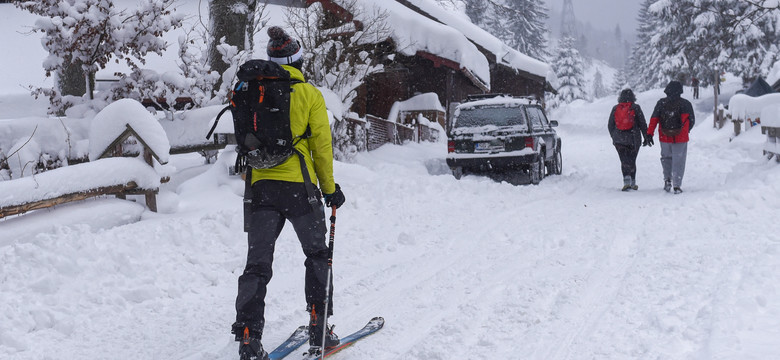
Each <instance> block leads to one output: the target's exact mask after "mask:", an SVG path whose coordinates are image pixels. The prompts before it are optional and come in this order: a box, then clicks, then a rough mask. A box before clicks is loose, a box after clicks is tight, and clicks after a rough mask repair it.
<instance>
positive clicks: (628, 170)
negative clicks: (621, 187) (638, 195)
mask: <svg viewBox="0 0 780 360" xmlns="http://www.w3.org/2000/svg"><path fill="white" fill-rule="evenodd" d="M615 149H616V150H617V153H618V156H619V157H620V170H622V171H623V176H630V177H631V178H632V179H636V157H637V155H639V147H633V146H628V145H622V144H615Z"/></svg>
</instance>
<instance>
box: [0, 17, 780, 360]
mask: <svg viewBox="0 0 780 360" xmlns="http://www.w3.org/2000/svg"><path fill="white" fill-rule="evenodd" d="M5 6H8V5H5ZM0 9H5V8H2V7H0ZM2 23H3V22H2V21H0V24H2ZM36 46H37V44H36ZM24 53H34V52H32V51H29V50H24ZM0 56H2V55H0ZM0 58H1V59H3V60H0V63H3V64H5V63H6V62H5V59H6V57H0ZM30 64H31V65H29V69H30V72H32V71H33V70H34V69H37V64H35V62H30ZM13 75H16V74H13ZM36 77H37V75H36ZM8 81H17V80H15V78H14V77H11V78H9V79H8V80H3V82H4V84H3V85H4V87H1V89H3V90H5V91H0V119H19V118H26V117H31V118H36V117H38V118H39V117H40V116H42V114H44V113H45V105H46V104H45V103H43V102H40V101H37V102H35V101H31V100H26V99H25V98H23V97H20V95H19V94H18V90H14V89H12V88H14V86H15V85H13V86H11V85H9V84H8V83H7V82H8ZM9 89H10V90H9ZM689 90H690V89H688V88H686V94H684V96H686V97H687V96H689V94H690V91H689ZM734 90H736V89H735V86H734V85H733V83H731V84H730V87H724V95H727V94H733V92H734ZM710 91H711V89H702V98H701V99H700V100H695V101H694V107H695V111H696V115H697V119H698V120H697V126H696V127H695V128H694V129H693V132H692V134H691V139H692V140H691V143H690V145H689V156H688V166H687V170H686V176H685V179H684V182H683V189H685V193H683V194H681V195H671V194H667V193H665V192H664V191H663V190H662V188H661V187H662V181H661V166H660V162H659V151H660V149H659V147H658V145H657V144H656V146H654V147H652V148H643V149H642V151H641V152H640V154H639V159H638V164H639V166H638V167H639V169H638V174H637V176H638V185H639V187H640V188H639V191H636V192H628V193H625V192H621V191H619V187H620V186H621V185H622V179H621V175H620V166H619V162H618V157H617V154H616V152H615V150H614V148H613V147H612V146H611V143H610V139H609V136H608V133H607V129H606V122H607V117H608V115H609V110H610V109H611V107H612V106H613V105H614V102H615V99H614V98H612V97H610V98H606V99H600V100H596V101H595V102H593V103H585V102H582V101H578V102H575V103H574V104H571V105H569V106H566V107H564V108H562V109H560V110H559V111H555V112H553V113H552V118H553V119H555V120H558V121H559V122H560V123H561V126H560V127H559V134H560V135H561V137H562V139H563V161H564V170H563V175H560V176H552V177H548V178H546V179H544V180H543V181H542V183H541V184H540V185H538V186H512V185H509V184H507V183H496V182H494V181H492V180H489V179H487V178H483V177H477V176H466V177H464V178H463V179H462V180H455V179H454V178H453V177H452V176H451V175H450V174H449V172H448V169H447V168H446V165H445V164H444V161H443V158H444V156H445V155H446V146H445V144H443V143H437V144H431V143H424V144H407V145H404V146H392V145H388V146H384V147H382V148H380V149H378V150H376V151H372V152H369V153H361V154H359V155H358V157H357V160H356V162H355V163H343V162H336V163H335V177H336V181H337V182H338V183H340V184H341V186H342V188H343V189H344V192H345V194H346V197H347V202H346V204H345V205H344V207H343V208H341V209H340V210H339V212H338V226H337V229H336V244H335V248H336V249H335V257H334V271H335V273H334V275H335V280H334V282H335V287H336V293H335V299H334V304H335V311H336V315H335V316H334V317H333V318H332V320H333V322H334V323H335V324H337V327H336V331H337V333H340V334H346V333H348V332H349V331H351V330H353V329H356V328H358V327H360V326H362V325H363V324H364V323H365V322H366V321H367V320H368V319H369V318H370V317H372V316H383V317H384V318H385V319H386V320H387V323H386V325H385V328H384V329H383V330H381V332H379V333H377V334H376V335H374V336H373V337H371V338H368V339H366V340H365V341H362V342H360V343H359V344H357V345H356V346H354V347H352V348H349V349H347V350H345V351H343V352H342V353H341V354H339V355H338V356H336V357H334V359H344V360H347V359H354V360H357V359H361V360H362V359H420V360H422V359H426V360H428V359H456V358H468V359H540V360H547V359H559V360H563V359H773V358H778V357H780V343H779V342H778V341H777V339H778V338H780V289H778V286H779V284H780V254H778V253H779V250H780V240H778V239H780V234H779V233H780V226H778V224H777V216H776V214H777V213H778V210H779V209H780V193H779V192H780V186H778V184H780V168H779V167H778V164H776V163H775V161H774V160H772V161H767V160H766V159H765V158H764V157H763V156H762V155H761V149H762V148H763V146H764V140H765V138H764V136H763V135H761V134H760V130H759V129H758V128H753V129H750V130H748V131H747V132H744V133H743V134H742V135H740V136H738V137H735V138H733V140H731V141H730V139H731V138H732V133H731V130H730V129H729V128H728V127H727V128H724V129H723V130H719V131H718V130H715V129H713V128H712V117H711V115H709V114H710V113H711V110H712V102H713V101H712V98H711V97H709V96H710V95H709V92H710ZM637 95H638V99H639V104H640V105H641V106H642V108H643V110H644V112H645V114H646V116H648V117H649V115H650V113H651V112H652V107H653V105H654V103H655V101H656V100H657V99H658V98H660V97H661V96H662V92H661V90H653V91H649V92H646V93H640V94H637ZM726 99H727V97H726ZM726 99H724V101H727V100H726ZM20 103H23V104H26V105H25V106H20ZM229 158H230V156H226V155H223V156H220V159H219V160H218V161H217V163H216V164H211V165H204V160H203V158H202V157H201V156H199V155H195V154H190V155H173V156H170V158H169V160H170V161H169V165H170V166H173V167H175V168H176V171H175V172H174V173H172V174H171V181H170V182H168V183H166V184H163V185H162V187H161V191H160V194H159V197H158V206H159V210H160V212H159V213H151V212H149V211H148V210H146V209H145V208H144V207H143V205H141V204H142V203H143V201H142V198H132V199H131V200H136V202H133V201H123V200H118V199H113V198H101V199H92V200H87V201H83V202H79V203H71V204H66V205H61V206H58V207H56V208H53V209H49V210H40V211H35V212H32V213H28V214H25V215H21V216H14V217H11V218H8V219H4V220H0V299H2V301H0V358H2V359H117V358H119V359H171V358H174V359H187V360H198V359H235V358H236V356H235V355H236V349H237V347H236V343H235V342H233V341H232V336H231V335H230V334H229V330H230V324H231V323H232V322H233V319H234V316H235V313H234V309H233V303H234V300H235V295H236V282H237V277H238V276H239V275H240V273H241V271H242V270H243V265H244V256H245V253H246V242H245V234H244V233H243V231H242V209H241V196H240V194H241V191H242V188H243V184H242V183H241V181H240V180H239V179H237V178H235V177H231V176H228V172H227V166H228V164H230V163H231V161H230V159H229ZM0 196H1V195H0ZM275 258H276V261H275V264H274V272H275V275H274V279H273V280H272V282H271V284H270V289H269V296H268V299H267V302H268V311H267V314H266V316H267V326H266V332H265V337H264V343H265V345H266V346H267V347H273V346H274V345H275V344H277V343H279V342H280V341H282V340H283V339H284V338H285V337H286V336H287V335H289V333H290V332H292V330H293V329H294V328H295V327H296V326H298V325H301V324H304V323H305V322H306V320H307V315H306V313H305V303H304V295H303V260H304V258H303V254H302V251H301V250H300V247H299V245H298V243H297V240H296V237H295V234H294V232H293V231H292V230H291V228H290V227H289V226H288V227H286V228H285V229H284V231H283V232H282V235H281V237H280V238H279V241H278V243H277V250H276V254H275Z"/></svg>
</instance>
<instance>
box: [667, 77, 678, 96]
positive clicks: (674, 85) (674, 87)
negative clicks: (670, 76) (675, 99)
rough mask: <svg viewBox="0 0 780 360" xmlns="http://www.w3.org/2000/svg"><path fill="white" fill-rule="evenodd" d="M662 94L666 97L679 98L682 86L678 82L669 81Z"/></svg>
mask: <svg viewBox="0 0 780 360" xmlns="http://www.w3.org/2000/svg"><path fill="white" fill-rule="evenodd" d="M664 93H666V95H667V96H680V95H682V93H683V86H682V84H681V83H680V82H679V81H676V80H675V81H670V82H669V85H666V89H664Z"/></svg>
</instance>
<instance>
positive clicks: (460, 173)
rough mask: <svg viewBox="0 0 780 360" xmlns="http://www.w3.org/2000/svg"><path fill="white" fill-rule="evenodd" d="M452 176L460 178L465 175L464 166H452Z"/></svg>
mask: <svg viewBox="0 0 780 360" xmlns="http://www.w3.org/2000/svg"><path fill="white" fill-rule="evenodd" d="M452 176H454V177H455V179H458V180H460V178H462V177H463V168H462V167H460V166H458V167H454V168H452Z"/></svg>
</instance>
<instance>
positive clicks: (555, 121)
mask: <svg viewBox="0 0 780 360" xmlns="http://www.w3.org/2000/svg"><path fill="white" fill-rule="evenodd" d="M550 126H552V127H556V126H558V120H550Z"/></svg>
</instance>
